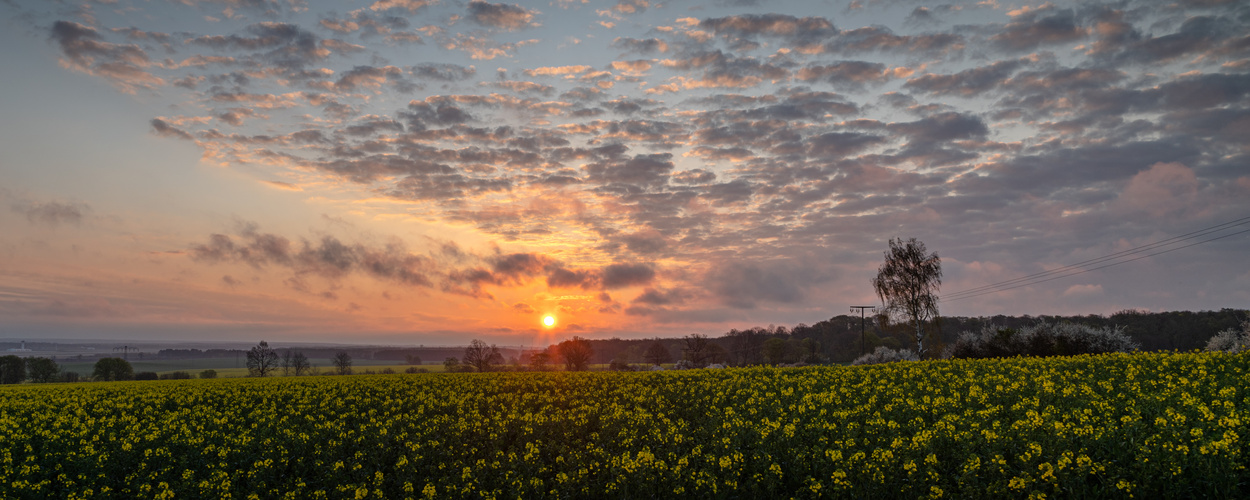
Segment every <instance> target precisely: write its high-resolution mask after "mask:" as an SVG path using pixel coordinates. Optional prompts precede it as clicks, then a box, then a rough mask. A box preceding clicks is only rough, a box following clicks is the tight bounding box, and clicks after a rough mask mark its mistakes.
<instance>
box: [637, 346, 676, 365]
mask: <svg viewBox="0 0 1250 500" xmlns="http://www.w3.org/2000/svg"><path fill="white" fill-rule="evenodd" d="M642 359H644V360H646V362H648V363H651V364H653V365H662V364H664V363H667V362H669V361H672V360H673V355H672V354H670V353H669V352H668V348H667V347H664V343H663V342H660V341H658V340H657V341H655V342H652V343H651V345H650V346H648V347H647V352H645V353H643V355H642Z"/></svg>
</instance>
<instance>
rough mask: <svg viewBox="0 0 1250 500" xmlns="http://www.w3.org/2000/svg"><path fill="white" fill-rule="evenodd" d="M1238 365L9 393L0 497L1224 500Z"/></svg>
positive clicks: (1231, 477)
mask: <svg viewBox="0 0 1250 500" xmlns="http://www.w3.org/2000/svg"><path fill="white" fill-rule="evenodd" d="M1248 380H1250V355H1228V354H1222V353H1213V354H1205V353H1203V354H1199V353H1185V354H1174V353H1164V354H1135V355H1124V354H1117V355H1101V356H1081V357H1074V358H1045V359H1022V358H1016V359H1005V360H954V361H927V362H914V363H894V364H889V365H878V366H870V367H815V368H804V369H771V368H749V369H727V370H689V371H668V372H648V373H607V372H597V373H495V374H489V373H488V374H455V375H443V374H438V375H435V374H418V375H384V376H372V377H314V378H303V377H301V378H279V379H242V380H240V379H234V380H183V381H162V382H146V383H134V382H116V383H95V384H69V385H56V386H18V387H9V388H4V389H3V390H0V497H4V498H46V497H67V498H86V497H115V498H116V497H124V498H132V497H142V498H149V497H156V498H174V497H222V498H226V497H229V498H249V497H260V498H327V497H328V498H406V497H413V498H420V497H487V498H491V497H500V498H503V497H507V498H513V497H524V498H530V497H556V498H568V497H624V498H636V497H671V496H698V497H764V496H767V497H890V498H896V497H941V496H955V497H1004V496H1007V497H1030V496H1032V497H1042V496H1052V497H1054V496H1060V497H1091V496H1096V497H1105V496H1112V497H1116V496H1122V497H1130V496H1137V497H1145V498H1153V497H1231V496H1244V495H1247V494H1250V471H1247V469H1246V464H1247V459H1246V457H1247V452H1248V451H1250V450H1247V445H1246V443H1247V439H1250V436H1247V435H1246V434H1247V433H1248V432H1250V431H1247V430H1246V429H1247V428H1250V425H1247V424H1250V384H1247V381H1248Z"/></svg>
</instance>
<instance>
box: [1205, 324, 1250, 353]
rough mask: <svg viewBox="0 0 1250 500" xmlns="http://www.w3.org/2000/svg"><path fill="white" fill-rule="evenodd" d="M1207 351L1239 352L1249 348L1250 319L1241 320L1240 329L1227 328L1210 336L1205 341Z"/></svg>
mask: <svg viewBox="0 0 1250 500" xmlns="http://www.w3.org/2000/svg"><path fill="white" fill-rule="evenodd" d="M1207 350H1208V351H1225V352H1230V353H1234V354H1235V353H1239V352H1242V351H1246V350H1250V320H1246V321H1242V322H1241V331H1237V329H1236V328H1229V329H1227V330H1224V331H1222V332H1220V333H1217V334H1215V336H1214V337H1211V340H1208V341H1207Z"/></svg>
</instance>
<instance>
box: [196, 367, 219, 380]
mask: <svg viewBox="0 0 1250 500" xmlns="http://www.w3.org/2000/svg"><path fill="white" fill-rule="evenodd" d="M200 378H217V370H213V369H208V370H204V371H202V372H200Z"/></svg>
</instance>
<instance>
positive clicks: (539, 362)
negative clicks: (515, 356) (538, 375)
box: [530, 351, 551, 372]
mask: <svg viewBox="0 0 1250 500" xmlns="http://www.w3.org/2000/svg"><path fill="white" fill-rule="evenodd" d="M550 364H551V354H549V353H548V352H547V351H543V352H536V353H534V354H532V355H530V369H531V370H534V371H536V372H545V371H547V368H549V367H548V365H550Z"/></svg>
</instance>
